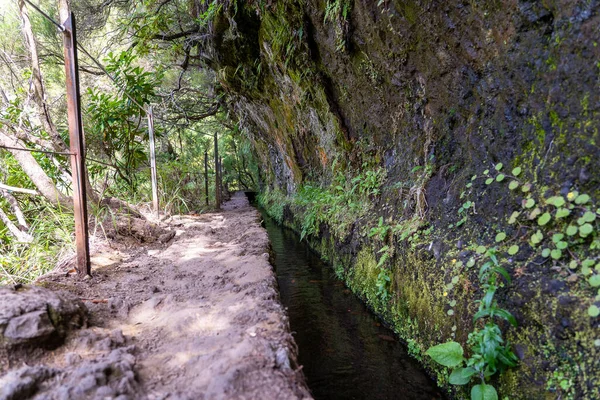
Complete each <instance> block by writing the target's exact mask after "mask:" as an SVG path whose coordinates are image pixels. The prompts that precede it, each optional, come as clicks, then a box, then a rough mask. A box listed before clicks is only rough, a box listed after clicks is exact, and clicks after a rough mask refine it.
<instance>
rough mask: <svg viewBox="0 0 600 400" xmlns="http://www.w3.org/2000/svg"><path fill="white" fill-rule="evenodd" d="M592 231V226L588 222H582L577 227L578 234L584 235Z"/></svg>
mask: <svg viewBox="0 0 600 400" xmlns="http://www.w3.org/2000/svg"><path fill="white" fill-rule="evenodd" d="M593 231H594V227H593V226H592V225H590V224H583V225H581V226H580V227H579V236H581V237H586V236H588V235H589V234H590V233H592V232H593Z"/></svg>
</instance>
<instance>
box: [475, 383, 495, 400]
mask: <svg viewBox="0 0 600 400" xmlns="http://www.w3.org/2000/svg"><path fill="white" fill-rule="evenodd" d="M471 400H498V393H497V392H496V389H494V387H493V386H492V385H485V384H481V385H475V386H473V387H472V388H471Z"/></svg>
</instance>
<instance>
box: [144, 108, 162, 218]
mask: <svg viewBox="0 0 600 400" xmlns="http://www.w3.org/2000/svg"><path fill="white" fill-rule="evenodd" d="M146 113H147V114H148V134H149V136H150V174H151V177H152V207H153V208H154V212H155V213H156V218H160V210H159V209H158V182H157V175H156V147H155V144H154V115H153V114H152V106H148V111H147V112H146Z"/></svg>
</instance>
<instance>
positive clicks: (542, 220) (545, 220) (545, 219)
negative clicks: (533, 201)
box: [537, 213, 552, 226]
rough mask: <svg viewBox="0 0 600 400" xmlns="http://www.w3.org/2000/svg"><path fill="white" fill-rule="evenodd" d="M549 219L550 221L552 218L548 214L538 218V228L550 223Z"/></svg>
mask: <svg viewBox="0 0 600 400" xmlns="http://www.w3.org/2000/svg"><path fill="white" fill-rule="evenodd" d="M551 219H552V216H551V215H550V213H543V214H542V216H541V217H539V218H538V220H537V223H538V225H540V226H544V225H546V224H547V223H548V222H550V220H551Z"/></svg>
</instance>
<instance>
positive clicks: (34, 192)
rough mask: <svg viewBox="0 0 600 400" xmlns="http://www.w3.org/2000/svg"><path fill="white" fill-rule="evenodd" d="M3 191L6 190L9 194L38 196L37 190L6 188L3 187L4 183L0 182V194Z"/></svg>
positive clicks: (5, 186)
mask: <svg viewBox="0 0 600 400" xmlns="http://www.w3.org/2000/svg"><path fill="white" fill-rule="evenodd" d="M4 190H6V191H7V192H9V193H10V192H17V193H26V194H32V195H34V196H40V192H38V191H37V190H33V189H25V188H19V187H14V186H8V185H5V184H4V183H2V182H0V194H2V192H3V191H4Z"/></svg>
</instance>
